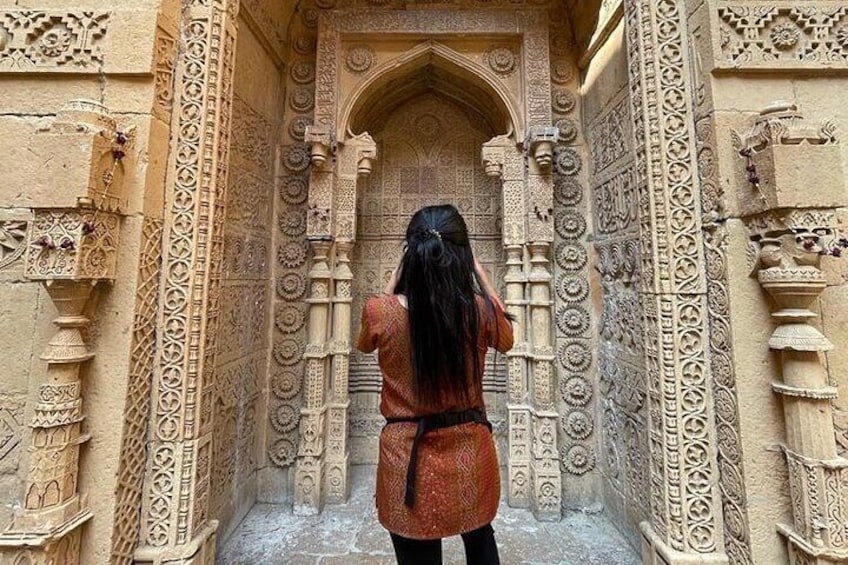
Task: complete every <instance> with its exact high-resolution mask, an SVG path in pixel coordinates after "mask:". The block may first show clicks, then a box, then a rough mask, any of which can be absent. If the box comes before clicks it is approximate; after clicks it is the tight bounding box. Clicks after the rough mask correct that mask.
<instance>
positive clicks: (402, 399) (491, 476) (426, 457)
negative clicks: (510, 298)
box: [357, 295, 513, 539]
mask: <svg viewBox="0 0 848 565" xmlns="http://www.w3.org/2000/svg"><path fill="white" fill-rule="evenodd" d="M478 305H479V307H480V312H481V313H482V315H481V324H480V337H479V342H478V348H479V349H480V366H479V369H478V370H477V371H476V375H474V378H473V383H474V386H473V387H472V390H471V394H470V395H469V400H467V401H464V402H463V401H462V400H460V399H455V398H448V397H444V398H442V399H441V400H440V402H439V403H438V404H437V405H432V404H431V405H425V404H423V403H421V402H419V401H418V400H417V399H416V397H415V392H414V386H413V381H412V366H411V363H410V339H409V317H408V312H407V310H406V308H405V307H404V306H403V305H402V304H401V303H400V301H399V300H398V297H397V296H394V295H391V296H388V295H384V296H377V297H374V298H371V299H369V300H368V301H367V302H366V303H365V307H364V308H363V311H362V329H361V330H360V333H359V340H358V343H357V348H358V349H359V350H360V351H363V352H365V353H371V352H372V351H374V350H375V349H377V350H379V351H378V361H379V364H380V370H381V372H382V374H383V392H382V395H381V398H380V411H381V412H382V414H383V416H385V417H386V418H408V417H414V416H421V415H424V414H432V413H435V412H454V411H461V410H467V409H470V408H477V409H480V410H484V411H485V405H484V404H483V384H482V381H483V369H484V364H485V353H486V350H487V349H488V348H489V347H494V348H495V349H497V350H498V351H500V352H506V351H508V350H509V349H510V348H511V347H512V342H513V335H512V326H511V324H510V323H509V321H508V320H507V319H506V317H505V316H504V313H503V311H502V310H501V309H500V307H498V306H497V305H495V309H494V310H495V311H494V312H491V310H488V309H487V308H486V307H485V306H484V302H483V300H482V299H479V300H478ZM487 311H488V314H486V312H487ZM415 430H416V424H415V423H414V422H401V423H395V424H391V425H388V426H386V427H384V428H383V431H382V433H381V434H380V458H379V462H378V464H377V516H378V518H379V520H380V523H381V524H382V525H383V526H384V527H385V528H386V529H387V530H389V531H390V532H393V533H395V534H399V535H401V536H404V537H407V538H412V539H436V538H443V537H447V536H453V535H457V534H461V533H465V532H470V531H472V530H476V529H477V528H480V527H481V526H484V525H486V524H488V523H489V522H491V521H492V519H494V517H495V513H496V512H497V509H498V501H499V499H500V472H499V468H498V459H497V455H496V453H495V445H494V441H493V439H492V434H491V432H490V431H489V428H488V427H487V426H485V425H484V424H479V423H475V422H470V423H467V424H461V425H458V426H453V427H450V428H442V429H436V430H431V431H429V432H428V433H427V434H426V435H425V436H424V437H423V439H422V440H421V444H420V447H419V451H418V478H417V482H416V485H415V487H416V488H415V505H414V507H413V508H408V507H407V506H405V505H404V503H403V497H404V491H405V488H406V469H407V465H408V464H409V456H410V451H411V449H412V440H413V438H414V437H415Z"/></svg>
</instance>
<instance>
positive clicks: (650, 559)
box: [640, 522, 730, 565]
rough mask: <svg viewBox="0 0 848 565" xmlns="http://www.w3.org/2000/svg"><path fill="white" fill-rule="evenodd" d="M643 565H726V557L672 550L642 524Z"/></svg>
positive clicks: (648, 527) (647, 526)
mask: <svg viewBox="0 0 848 565" xmlns="http://www.w3.org/2000/svg"><path fill="white" fill-rule="evenodd" d="M640 529H641V530H642V563H643V565H728V564H729V563H730V560H729V559H728V557H727V555H725V554H724V553H720V552H713V553H694V552H693V553H686V552H683V551H677V550H676V549H672V548H670V547H669V546H668V544H666V543H665V541H664V540H663V539H662V538H660V536H659V535H657V533H656V532H654V529H653V528H652V527H651V524H650V523H648V522H642V523H641V524H640Z"/></svg>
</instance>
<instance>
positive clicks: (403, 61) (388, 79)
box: [335, 40, 524, 139]
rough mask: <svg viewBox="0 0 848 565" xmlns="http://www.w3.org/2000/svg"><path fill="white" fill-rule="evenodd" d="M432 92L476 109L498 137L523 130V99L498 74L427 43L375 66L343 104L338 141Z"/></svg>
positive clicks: (437, 43) (444, 48) (340, 111)
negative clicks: (423, 94) (411, 100)
mask: <svg viewBox="0 0 848 565" xmlns="http://www.w3.org/2000/svg"><path fill="white" fill-rule="evenodd" d="M428 89H435V90H439V91H440V92H441V93H442V94H444V95H446V96H447V97H449V98H454V99H455V100H456V101H457V102H459V103H460V104H462V105H464V106H466V107H467V108H469V109H470V110H472V111H475V110H476V111H477V113H479V114H480V115H481V117H483V119H484V120H486V121H487V122H488V123H489V125H490V127H492V129H494V130H495V131H498V132H499V133H504V134H512V133H514V132H523V131H524V117H523V113H522V110H521V106H520V103H519V101H518V100H517V99H516V97H515V95H514V94H513V93H512V92H510V90H509V88H508V87H507V86H506V85H505V84H504V83H503V82H502V81H501V80H500V79H499V78H498V76H497V75H496V74H495V73H494V72H492V71H490V70H488V69H486V68H484V67H483V66H481V65H479V64H478V63H476V62H474V61H472V60H471V59H469V58H467V57H465V56H463V55H462V54H460V53H459V52H457V51H455V50H453V49H451V48H450V47H448V46H446V45H444V44H442V43H439V42H437V41H434V40H428V41H423V42H422V43H419V44H418V45H416V46H415V47H413V48H412V49H409V50H408V51H405V52H403V53H401V54H400V55H398V56H396V57H394V58H392V59H390V60H389V61H386V62H384V63H381V64H380V65H378V66H376V67H375V68H374V69H373V70H371V71H370V72H369V73H368V75H367V76H366V77H365V79H364V80H362V81H361V82H360V83H359V84H358V85H357V86H356V87H355V88H354V89H352V90H351V92H350V94H349V95H348V96H347V97H345V98H344V99H342V100H340V104H339V113H338V118H337V120H336V128H335V129H336V136H337V137H336V138H337V139H344V137H345V134H346V133H359V132H360V131H364V130H362V129H361V128H363V127H367V126H368V124H369V118H373V116H375V115H380V114H383V115H388V114H390V113H391V111H392V110H393V109H394V108H395V107H396V106H397V105H398V104H401V103H403V102H404V101H405V100H409V99H411V98H414V97H415V96H417V95H418V94H421V93H423V92H424V91H426V90H428ZM518 135H520V134H518Z"/></svg>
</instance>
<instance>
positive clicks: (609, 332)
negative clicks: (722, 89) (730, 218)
mask: <svg viewBox="0 0 848 565" xmlns="http://www.w3.org/2000/svg"><path fill="white" fill-rule="evenodd" d="M610 25H612V26H613V31H611V34H610V36H609V39H608V40H607V42H606V44H605V45H604V46H602V47H600V49H599V50H598V52H597V53H596V54H595V55H594V58H593V59H592V62H591V64H590V67H589V70H588V71H587V80H586V86H585V87H584V88H585V90H584V93H583V104H584V108H586V110H585V112H584V119H585V120H586V132H587V136H588V138H589V151H590V163H589V166H590V168H591V181H590V185H591V190H590V192H589V194H591V200H592V202H591V208H592V218H593V223H594V249H593V251H594V254H593V259H594V261H593V265H592V266H593V268H594V270H595V272H596V276H597V279H595V280H597V282H598V285H599V287H600V291H601V298H600V315H599V322H598V339H599V347H598V368H597V379H598V382H597V387H598V401H597V403H598V411H597V418H598V421H599V428H600V430H601V431H600V436H601V437H600V438H599V441H600V456H599V465H600V469H601V473H602V475H603V500H604V504H605V507H606V509H607V510H608V512H609V515H610V518H612V519H613V521H614V522H615V523H616V525H617V526H618V528H619V529H620V530H621V531H623V532H627V533H628V534H630V539H631V540H632V543H634V545H638V528H639V523H640V522H641V521H643V520H645V519H647V518H648V516H649V511H650V509H649V506H648V503H647V500H646V499H645V496H644V493H646V492H647V490H648V488H649V487H648V443H647V433H648V413H647V406H646V398H645V396H646V392H647V391H646V381H645V379H646V377H645V357H644V332H643V322H642V298H641V296H640V294H639V288H640V287H639V284H640V273H641V270H642V260H641V253H642V251H641V249H640V245H639V200H638V198H639V194H638V188H637V184H636V169H635V168H636V161H635V152H634V146H633V129H632V120H631V115H630V112H631V108H630V99H629V88H628V87H629V83H628V77H627V53H626V50H625V45H624V27H623V22H622V21H621V19H620V17H619V18H616V21H613V22H611V23H610Z"/></svg>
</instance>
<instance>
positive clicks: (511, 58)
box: [485, 47, 515, 76]
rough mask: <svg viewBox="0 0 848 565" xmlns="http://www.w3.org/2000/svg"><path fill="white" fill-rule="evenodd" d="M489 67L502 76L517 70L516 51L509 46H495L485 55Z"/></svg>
mask: <svg viewBox="0 0 848 565" xmlns="http://www.w3.org/2000/svg"><path fill="white" fill-rule="evenodd" d="M485 60H486V63H488V65H489V68H490V69H492V70H493V71H495V72H496V73H498V74H499V75H501V76H509V75H511V74H512V73H513V72H515V53H513V51H512V49H510V48H509V47H495V48H494V49H491V50H489V51H488V52H487V53H486V55H485Z"/></svg>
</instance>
